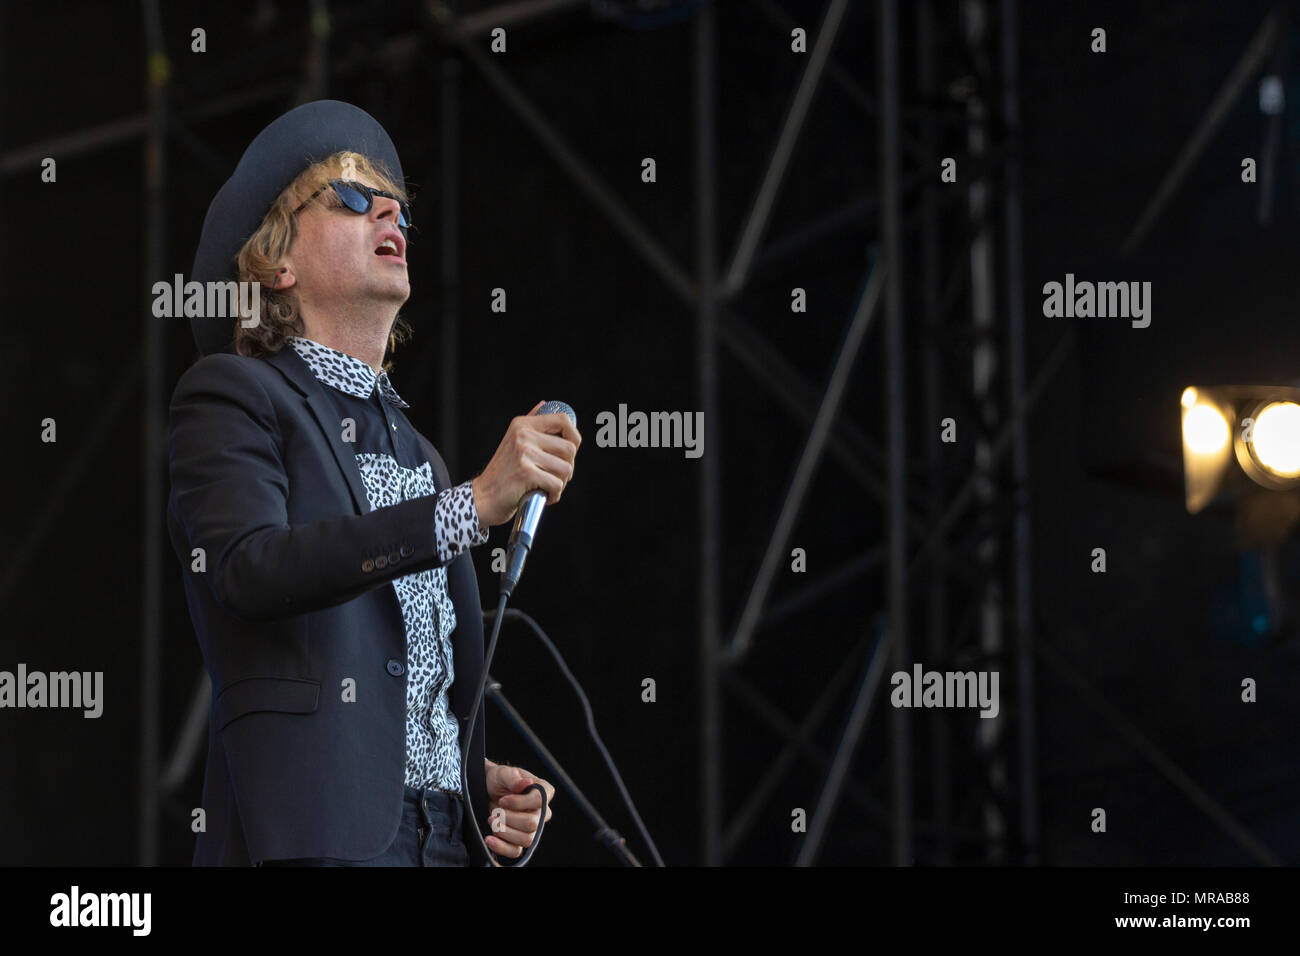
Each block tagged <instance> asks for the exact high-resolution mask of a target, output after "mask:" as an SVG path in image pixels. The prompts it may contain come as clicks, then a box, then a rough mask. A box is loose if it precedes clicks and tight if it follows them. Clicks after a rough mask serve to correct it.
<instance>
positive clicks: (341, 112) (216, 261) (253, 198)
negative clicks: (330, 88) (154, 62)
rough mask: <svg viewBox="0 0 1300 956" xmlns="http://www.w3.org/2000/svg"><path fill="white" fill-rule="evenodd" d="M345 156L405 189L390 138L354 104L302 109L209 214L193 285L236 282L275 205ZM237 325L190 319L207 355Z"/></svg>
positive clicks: (256, 152) (249, 155) (260, 145)
mask: <svg viewBox="0 0 1300 956" xmlns="http://www.w3.org/2000/svg"><path fill="white" fill-rule="evenodd" d="M345 149H347V150H352V151H353V152H356V153H361V154H362V155H364V156H366V157H367V158H369V159H371V160H373V161H377V162H379V163H380V164H382V165H383V166H384V167H385V168H386V171H387V172H388V173H390V174H391V175H392V176H393V178H394V179H395V180H396V181H397V182H398V183H401V182H402V181H403V176H402V164H401V162H400V161H399V160H398V158H397V149H396V148H395V147H394V146H393V141H392V140H391V139H390V138H389V136H388V133H387V132H385V130H384V128H383V127H382V126H380V125H379V121H378V120H376V119H375V118H374V117H373V116H371V115H370V114H369V113H367V112H366V111H365V110H363V109H361V108H359V107H356V106H353V105H352V104H351V103H342V102H340V101H338V100H316V101H315V102H313V103H304V104H303V105H302V106H298V107H295V108H294V109H291V110H290V111H289V112H287V113H285V114H284V115H283V116H281V117H280V118H279V119H277V120H275V121H274V122H272V123H271V124H270V125H269V126H267V127H266V129H264V130H262V132H260V133H258V134H257V137H256V138H255V139H254V140H253V141H252V142H251V143H249V144H248V149H246V150H244V155H243V156H241V157H240V159H239V165H237V166H236V167H235V172H234V173H233V174H232V175H231V177H230V178H229V179H228V180H226V183H225V185H224V186H222V187H221V188H220V189H219V190H218V191H217V195H216V196H215V197H214V198H213V200H212V204H211V205H210V206H208V214H207V216H205V217H204V219H203V233H202V235H200V237H199V247H198V250H197V251H196V252H195V253H194V269H193V271H192V273H191V275H190V279H192V280H194V281H198V282H203V283H207V282H227V281H230V280H234V279H238V278H239V277H238V275H237V274H236V271H235V257H236V256H238V255H239V250H240V249H241V248H243V245H244V243H245V242H247V241H248V237H249V236H251V235H252V234H253V233H255V232H256V231H257V230H258V227H260V226H261V225H262V219H263V218H264V217H265V216H266V213H267V211H268V210H269V209H270V208H271V204H272V203H273V202H275V199H276V197H277V196H279V195H280V193H281V192H283V191H284V188H285V187H286V186H288V185H289V184H290V183H291V182H293V181H294V179H295V177H297V175H298V174H299V173H301V172H302V171H303V170H304V169H306V168H307V167H308V166H310V165H311V164H312V163H317V162H320V161H321V160H323V159H326V158H328V157H329V156H331V155H333V154H334V153H337V152H339V151H340V150H345ZM235 321H236V320H235V319H234V318H220V317H212V316H203V317H198V316H195V317H191V319H190V329H191V330H192V331H193V333H194V341H195V343H196V344H197V345H198V347H199V352H200V353H201V354H203V355H208V354H210V353H212V352H220V351H222V350H223V349H224V348H226V346H228V345H230V343H231V342H232V341H233V340H234V339H233V336H234V325H235Z"/></svg>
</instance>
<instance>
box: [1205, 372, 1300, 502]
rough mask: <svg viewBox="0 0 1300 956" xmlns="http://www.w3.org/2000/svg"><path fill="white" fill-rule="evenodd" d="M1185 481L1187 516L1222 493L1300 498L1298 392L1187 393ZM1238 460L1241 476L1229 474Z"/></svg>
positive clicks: (1235, 388)
mask: <svg viewBox="0 0 1300 956" xmlns="http://www.w3.org/2000/svg"><path fill="white" fill-rule="evenodd" d="M1180 404H1181V405H1182V427H1183V481H1184V491H1185V500H1186V504H1187V510H1188V511H1189V512H1190V513H1191V514H1196V513H1197V512H1198V511H1201V510H1203V509H1204V508H1205V507H1206V506H1208V505H1209V504H1210V502H1211V501H1213V500H1214V499H1215V498H1216V497H1217V496H1218V495H1219V493H1220V492H1221V491H1232V492H1235V493H1245V492H1246V489H1248V488H1249V487H1250V485H1248V484H1246V483H1244V482H1242V481H1241V480H1240V478H1237V479H1235V480H1234V479H1233V477H1232V475H1233V474H1234V473H1235V474H1237V475H1240V474H1243V473H1244V474H1245V475H1246V476H1248V477H1249V478H1250V480H1251V481H1252V482H1253V483H1254V484H1255V485H1256V486H1258V487H1259V488H1264V489H1267V490H1268V491H1272V492H1288V493H1292V494H1300V388H1290V387H1285V386H1274V385H1259V386H1255V385H1230V386H1198V387H1191V386H1189V387H1188V388H1185V389H1183V394H1182V398H1181V401H1180ZM1234 453H1235V457H1236V459H1237V463H1238V464H1239V465H1240V466H1241V471H1240V472H1236V469H1233V468H1231V461H1232V458H1233V457H1234Z"/></svg>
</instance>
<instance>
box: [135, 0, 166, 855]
mask: <svg viewBox="0 0 1300 956" xmlns="http://www.w3.org/2000/svg"><path fill="white" fill-rule="evenodd" d="M141 12H142V13H143V15H144V33H145V49H146V51H147V54H148V59H147V62H146V68H147V71H148V98H149V132H148V136H147V138H146V139H145V144H144V181H145V248H144V257H143V259H144V275H143V276H142V278H143V282H142V283H141V289H142V290H147V289H151V288H152V287H153V283H154V282H155V281H156V280H157V279H158V277H159V276H161V275H162V274H163V264H164V260H163V253H164V250H165V248H166V235H165V233H164V230H165V228H166V222H167V209H166V206H165V204H164V203H165V200H166V194H165V189H166V165H165V164H166V161H167V100H166V87H167V73H168V69H169V67H168V63H167V54H166V51H165V50H164V48H163V32H162V13H161V11H160V10H159V0H143V3H142V11H141ZM144 297H145V296H144V293H143V291H142V298H144ZM142 312H143V315H144V323H143V325H144V327H143V329H142V330H141V332H142V337H143V339H144V368H143V375H144V403H143V406H142V410H141V418H142V420H141V432H142V434H141V445H142V450H141V457H140V467H141V470H142V471H143V475H142V476H141V489H142V498H143V501H142V507H143V511H144V515H143V519H142V529H141V537H142V542H143V544H142V550H143V555H142V561H141V564H142V574H141V590H142V593H141V596H140V618H141V620H140V775H139V780H138V787H139V790H140V833H139V854H140V864H141V865H142V866H154V865H156V864H157V862H158V807H159V802H160V797H161V795H160V793H159V786H160V781H159V775H158V767H159V710H160V708H161V700H160V687H159V674H160V672H161V670H162V667H161V664H162V662H161V661H160V660H159V655H160V654H161V641H160V639H159V638H160V634H161V631H162V545H163V527H162V516H163V509H164V508H165V507H166V502H165V501H164V500H163V474H164V468H165V455H164V450H165V444H164V435H163V431H164V428H165V422H164V415H163V409H164V408H165V407H166V393H165V392H164V390H163V373H164V368H163V366H164V360H165V358H166V348H165V343H164V335H165V331H166V329H165V326H164V324H163V320H162V319H159V318H158V317H157V316H155V315H154V313H153V309H152V308H149V307H147V306H146V307H145V308H143V309H142Z"/></svg>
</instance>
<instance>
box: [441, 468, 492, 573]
mask: <svg viewBox="0 0 1300 956" xmlns="http://www.w3.org/2000/svg"><path fill="white" fill-rule="evenodd" d="M433 530H434V537H435V538H436V539H437V542H438V559H439V561H440V562H442V563H443V564H446V563H447V562H448V561H450V560H451V559H452V558H454V557H456V556H457V555H459V554H463V553H464V552H466V551H468V550H469V549H470V548H471V547H473V546H474V545H476V544H484V543H486V542H487V539H488V529H487V528H485V527H483V525H482V524H481V523H480V522H479V518H478V511H477V509H475V507H474V488H473V482H469V481H467V482H464V483H463V484H459V485H457V486H456V487H455V488H452V489H450V490H448V491H444V492H443V493H442V494H440V495H438V500H437V502H436V503H435V504H434V506H433Z"/></svg>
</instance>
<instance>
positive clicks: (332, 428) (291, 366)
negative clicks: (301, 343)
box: [266, 345, 371, 514]
mask: <svg viewBox="0 0 1300 956" xmlns="http://www.w3.org/2000/svg"><path fill="white" fill-rule="evenodd" d="M266 361H267V362H269V363H270V364H272V365H274V366H275V367H276V368H277V369H279V370H280V373H281V374H282V375H284V377H285V378H286V379H288V380H289V383H290V384H291V385H293V387H294V388H296V389H297V390H298V391H299V392H301V393H302V395H303V396H304V398H305V399H306V402H307V407H308V408H310V409H311V413H312V416H313V417H314V418H315V419H316V424H317V425H319V426H320V430H321V432H322V433H323V434H324V435H325V441H326V443H327V444H328V445H329V449H330V451H331V452H333V453H334V461H335V462H337V463H338V466H339V469H340V470H341V471H342V472H343V477H344V478H345V479H346V480H347V483H348V490H349V491H351V492H352V504H353V506H354V507H355V508H356V509H357V513H358V514H367V513H369V512H370V510H371V508H370V498H369V496H368V495H367V494H366V486H365V484H364V483H363V482H362V480H361V469H360V468H359V467H357V459H356V456H355V455H353V453H352V449H351V448H350V447H349V446H348V445H347V443H346V442H344V441H343V434H342V430H341V427H340V424H339V422H338V421H337V420H336V415H337V413H336V412H335V411H334V408H333V406H332V405H331V404H330V400H329V398H328V397H327V396H326V395H325V385H324V383H322V382H321V381H320V379H318V378H317V377H316V376H315V375H313V374H312V371H311V369H310V368H309V367H308V365H307V363H306V362H304V361H303V359H302V356H301V355H299V354H298V353H297V352H296V351H294V349H293V346H291V345H285V346H284V347H283V348H282V349H280V351H278V352H275V353H274V354H272V355H269V356H267V358H266Z"/></svg>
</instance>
